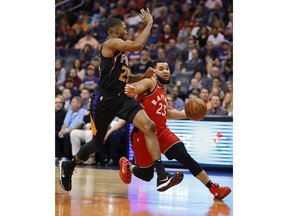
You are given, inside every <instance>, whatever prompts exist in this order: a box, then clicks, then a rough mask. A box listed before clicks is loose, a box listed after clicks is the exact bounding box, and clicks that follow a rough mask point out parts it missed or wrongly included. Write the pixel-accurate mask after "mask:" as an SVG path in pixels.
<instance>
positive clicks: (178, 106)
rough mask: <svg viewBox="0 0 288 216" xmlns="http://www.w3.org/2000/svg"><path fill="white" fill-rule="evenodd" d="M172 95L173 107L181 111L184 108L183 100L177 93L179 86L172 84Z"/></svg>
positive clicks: (178, 92)
mask: <svg viewBox="0 0 288 216" xmlns="http://www.w3.org/2000/svg"><path fill="white" fill-rule="evenodd" d="M171 93H172V97H173V101H174V108H175V109H177V110H179V111H182V110H183V109H184V105H185V103H184V101H183V99H182V98H180V97H179V94H180V87H179V86H176V85H175V86H174V87H173V88H172V92H171Z"/></svg>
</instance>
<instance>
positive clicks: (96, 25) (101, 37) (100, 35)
mask: <svg viewBox="0 0 288 216" xmlns="http://www.w3.org/2000/svg"><path fill="white" fill-rule="evenodd" d="M92 32H93V37H94V38H95V39H96V40H97V41H98V42H99V43H100V44H101V43H103V42H104V41H105V39H106V37H107V33H106V29H105V26H104V24H102V23H101V22H100V21H99V20H95V21H94V22H93V25H92Z"/></svg>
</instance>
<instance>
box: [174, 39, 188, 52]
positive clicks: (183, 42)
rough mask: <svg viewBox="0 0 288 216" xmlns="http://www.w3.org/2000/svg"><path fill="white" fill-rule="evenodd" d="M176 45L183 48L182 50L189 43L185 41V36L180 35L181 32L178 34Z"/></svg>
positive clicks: (180, 48)
mask: <svg viewBox="0 0 288 216" xmlns="http://www.w3.org/2000/svg"><path fill="white" fill-rule="evenodd" d="M176 47H177V48H178V49H179V50H181V52H182V51H183V50H184V49H185V48H186V47H187V43H186V42H185V38H184V37H183V36H182V35H179V34H178V35H177V39H176ZM181 55H182V54H181Z"/></svg>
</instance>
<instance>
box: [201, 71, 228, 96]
mask: <svg viewBox="0 0 288 216" xmlns="http://www.w3.org/2000/svg"><path fill="white" fill-rule="evenodd" d="M215 77H219V78H220V81H221V86H220V88H221V89H222V90H225V89H226V82H225V78H224V76H223V75H222V74H221V73H220V69H219V67H217V66H213V67H212V68H211V71H210V76H208V77H207V79H206V81H205V84H204V85H205V86H206V87H208V88H209V89H210V90H211V89H212V87H213V78H215Z"/></svg>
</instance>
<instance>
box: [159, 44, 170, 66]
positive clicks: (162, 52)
mask: <svg viewBox="0 0 288 216" xmlns="http://www.w3.org/2000/svg"><path fill="white" fill-rule="evenodd" d="M156 58H157V59H165V61H166V62H168V65H169V60H168V58H167V57H166V55H165V48H164V47H163V46H159V47H158V48H157V56H156ZM169 68H170V65H169Z"/></svg>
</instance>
